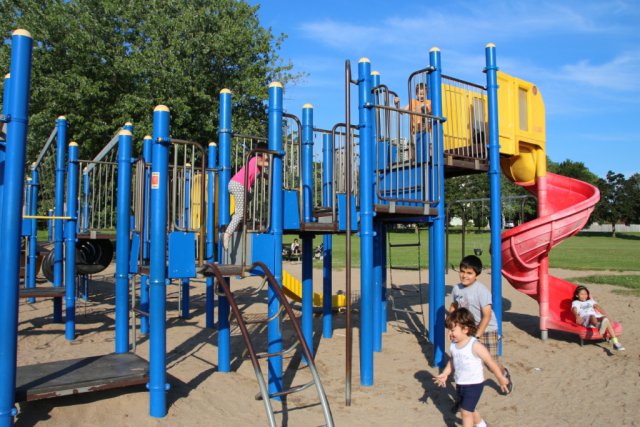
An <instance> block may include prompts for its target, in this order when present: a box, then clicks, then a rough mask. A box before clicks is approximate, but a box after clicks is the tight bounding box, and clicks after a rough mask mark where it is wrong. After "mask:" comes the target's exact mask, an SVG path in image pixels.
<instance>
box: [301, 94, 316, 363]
mask: <svg viewBox="0 0 640 427" xmlns="http://www.w3.org/2000/svg"><path fill="white" fill-rule="evenodd" d="M301 172H302V200H301V202H302V214H303V218H304V222H312V221H313V105H311V104H305V105H304V106H303V107H302V171H301ZM302 334H303V335H304V338H305V341H306V342H307V347H309V351H310V352H311V354H312V355H313V235H311V234H309V233H305V234H303V235H302ZM303 362H304V363H307V362H308V361H307V360H306V359H305V357H304V356H303Z"/></svg>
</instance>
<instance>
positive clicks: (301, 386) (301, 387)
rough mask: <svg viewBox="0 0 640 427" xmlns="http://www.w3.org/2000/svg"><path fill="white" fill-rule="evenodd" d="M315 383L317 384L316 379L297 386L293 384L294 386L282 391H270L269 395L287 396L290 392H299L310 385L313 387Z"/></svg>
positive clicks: (272, 396)
mask: <svg viewBox="0 0 640 427" xmlns="http://www.w3.org/2000/svg"><path fill="white" fill-rule="evenodd" d="M314 384H315V382H314V381H309V382H308V383H306V384H300V385H296V386H293V387H291V388H290V389H287V390H282V391H279V392H277V393H269V397H271V398H274V397H280V396H286V395H288V394H293V393H298V392H299V391H303V390H306V389H308V388H309V387H311V386H312V385H314Z"/></svg>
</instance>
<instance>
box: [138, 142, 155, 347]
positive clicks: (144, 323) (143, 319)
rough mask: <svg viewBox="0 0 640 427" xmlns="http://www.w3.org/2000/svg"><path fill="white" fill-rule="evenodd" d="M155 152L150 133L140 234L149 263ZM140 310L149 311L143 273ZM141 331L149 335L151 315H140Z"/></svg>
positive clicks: (144, 155)
mask: <svg viewBox="0 0 640 427" xmlns="http://www.w3.org/2000/svg"><path fill="white" fill-rule="evenodd" d="M152 154H153V141H152V140H151V136H150V135H146V136H145V137H144V138H143V140H142V158H143V159H144V163H145V170H144V182H145V184H144V200H145V202H144V212H143V219H142V221H143V230H142V231H143V232H142V236H140V245H141V250H142V262H143V263H144V264H148V262H149V245H150V242H149V235H150V230H149V208H150V199H151V190H150V186H151V170H150V169H149V168H148V167H147V165H150V164H151V159H152ZM140 311H142V312H143V313H148V312H149V276H148V275H146V274H142V275H141V276H140ZM140 333H141V334H142V335H147V334H148V333H149V316H147V315H145V314H143V315H141V316H140Z"/></svg>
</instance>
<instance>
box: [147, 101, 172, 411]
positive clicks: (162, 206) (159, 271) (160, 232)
mask: <svg viewBox="0 0 640 427" xmlns="http://www.w3.org/2000/svg"><path fill="white" fill-rule="evenodd" d="M169 120H170V117H169V108H168V107H166V106H164V105H158V106H157V107H156V108H155V109H154V110H153V142H154V147H153V161H152V165H151V220H150V222H151V224H150V228H151V230H150V233H151V234H150V236H151V239H150V240H151V250H150V255H151V263H150V267H149V270H150V286H149V287H150V297H151V298H150V299H151V300H150V310H149V322H150V326H151V331H150V334H149V405H150V411H149V413H150V415H151V416H152V417H156V418H162V417H164V416H166V415H167V401H166V399H167V393H166V391H167V389H168V384H167V380H166V377H167V371H166V364H167V331H166V325H167V319H166V315H167V288H166V283H165V280H166V278H167V274H166V262H167V209H166V207H167V181H168V180H167V175H168V172H169V164H168V163H169V161H168V160H169V146H170V144H171V141H170V139H169Z"/></svg>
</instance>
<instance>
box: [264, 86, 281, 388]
mask: <svg viewBox="0 0 640 427" xmlns="http://www.w3.org/2000/svg"><path fill="white" fill-rule="evenodd" d="M282 92H283V87H282V83H280V82H273V83H271V84H270V85H269V111H268V114H269V149H270V150H273V151H277V152H278V153H282V154H284V152H283V147H282ZM271 172H272V174H273V177H272V178H271V182H272V187H271V234H272V236H273V247H274V251H273V252H274V254H273V255H274V257H273V258H274V260H273V265H268V264H269V263H267V266H268V267H269V268H271V269H273V275H274V277H275V278H276V280H277V281H278V285H279V286H282V251H281V250H280V248H282V231H283V228H284V212H283V206H284V200H283V199H284V194H283V191H282V185H283V165H282V157H281V156H273V165H272V169H271ZM267 299H268V305H269V307H268V313H269V318H273V317H274V316H275V318H274V319H273V320H271V321H270V322H269V324H268V327H267V335H268V340H269V350H268V351H269V353H271V354H278V355H277V356H272V357H269V392H270V393H278V392H280V391H282V356H281V355H279V353H280V352H282V332H281V331H280V317H278V316H276V314H277V313H278V312H279V311H280V303H279V302H278V298H277V297H276V294H275V292H273V291H272V290H271V288H269V291H268V293H267ZM275 400H282V398H280V397H277V398H275Z"/></svg>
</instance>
